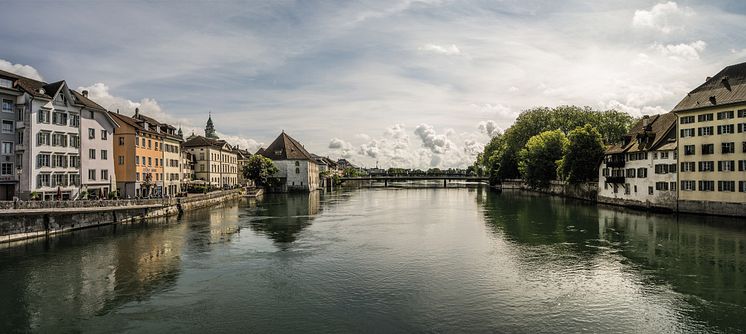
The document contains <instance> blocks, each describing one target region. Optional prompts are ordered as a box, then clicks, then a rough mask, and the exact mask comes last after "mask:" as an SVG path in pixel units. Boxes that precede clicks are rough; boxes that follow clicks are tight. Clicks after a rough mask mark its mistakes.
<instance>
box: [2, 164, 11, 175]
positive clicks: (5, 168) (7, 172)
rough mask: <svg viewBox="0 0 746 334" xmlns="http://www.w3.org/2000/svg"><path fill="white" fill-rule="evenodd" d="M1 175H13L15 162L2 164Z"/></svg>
mask: <svg viewBox="0 0 746 334" xmlns="http://www.w3.org/2000/svg"><path fill="white" fill-rule="evenodd" d="M0 175H13V164H12V163H7V162H4V163H2V164H0Z"/></svg>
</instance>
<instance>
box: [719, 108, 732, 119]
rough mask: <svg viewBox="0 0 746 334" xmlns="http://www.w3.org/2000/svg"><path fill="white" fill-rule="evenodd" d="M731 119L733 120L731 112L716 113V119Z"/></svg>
mask: <svg viewBox="0 0 746 334" xmlns="http://www.w3.org/2000/svg"><path fill="white" fill-rule="evenodd" d="M732 118H733V110H730V111H721V112H719V113H718V119H732Z"/></svg>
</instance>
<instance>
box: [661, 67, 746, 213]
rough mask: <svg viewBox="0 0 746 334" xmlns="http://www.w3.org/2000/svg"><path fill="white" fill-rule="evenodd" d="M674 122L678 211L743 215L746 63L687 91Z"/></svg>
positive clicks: (745, 206) (745, 196) (745, 198)
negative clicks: (677, 160) (677, 166)
mask: <svg viewBox="0 0 746 334" xmlns="http://www.w3.org/2000/svg"><path fill="white" fill-rule="evenodd" d="M673 112H674V113H675V114H676V116H678V123H679V140H678V141H679V146H678V154H679V167H680V168H679V170H680V172H679V196H678V197H679V203H678V206H679V211H683V212H698V213H711V214H728V215H740V216H744V215H746V63H741V64H736V65H732V66H728V67H726V68H724V69H723V70H721V71H720V72H719V73H717V74H715V76H713V77H710V78H707V80H706V81H705V82H704V83H703V84H702V85H700V86H699V87H697V88H695V89H694V90H692V91H691V92H689V93H688V94H687V95H686V96H685V97H684V98H683V99H682V100H681V102H679V103H678V104H677V105H676V107H674V109H673Z"/></svg>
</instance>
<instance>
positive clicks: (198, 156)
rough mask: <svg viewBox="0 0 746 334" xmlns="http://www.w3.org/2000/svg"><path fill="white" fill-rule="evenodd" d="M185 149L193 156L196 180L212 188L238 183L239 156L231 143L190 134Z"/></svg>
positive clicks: (232, 185) (231, 185)
mask: <svg viewBox="0 0 746 334" xmlns="http://www.w3.org/2000/svg"><path fill="white" fill-rule="evenodd" d="M183 149H184V150H185V151H186V152H187V153H189V154H190V155H191V156H192V160H193V166H194V180H195V181H203V182H204V183H205V184H207V185H208V186H210V187H211V188H220V187H234V186H236V185H237V184H238V156H237V154H236V152H235V151H234V149H233V147H231V145H230V144H228V143H226V142H225V141H223V140H216V139H210V138H207V137H204V136H190V137H189V138H187V140H186V142H184V146H183Z"/></svg>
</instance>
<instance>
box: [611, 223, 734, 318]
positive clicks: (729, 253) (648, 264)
mask: <svg viewBox="0 0 746 334" xmlns="http://www.w3.org/2000/svg"><path fill="white" fill-rule="evenodd" d="M598 222H599V230H600V233H601V237H602V238H604V239H606V240H609V241H611V242H614V243H619V244H621V245H623V246H622V254H623V255H624V256H625V257H626V258H628V259H630V260H632V262H633V263H634V264H636V265H637V266H639V267H641V269H643V270H644V271H645V272H646V273H648V275H646V276H644V277H643V279H644V280H645V281H646V282H647V283H649V284H655V283H661V282H662V283H664V284H668V285H671V286H672V288H673V289H674V290H676V291H678V292H681V293H683V294H692V295H696V296H697V297H699V298H702V299H703V300H705V301H706V302H705V303H702V302H701V301H700V300H695V299H692V300H690V302H692V303H695V304H696V305H697V306H700V307H695V308H692V309H691V312H692V314H691V315H692V316H693V317H695V318H697V319H702V320H703V321H705V322H706V323H708V325H710V326H717V325H718V324H723V323H726V324H728V325H729V326H733V328H741V329H742V328H746V318H744V317H743V309H744V308H746V261H745V260H744V259H746V232H744V231H743V230H742V229H736V228H733V227H728V226H718V225H722V224H723V223H727V222H733V223H735V224H737V225H735V226H739V225H740V224H742V222H740V221H737V220H735V219H728V218H716V217H700V216H680V217H678V219H676V218H674V217H673V216H670V215H655V214H645V213H641V212H635V211H620V210H609V209H600V210H599V217H598Z"/></svg>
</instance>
